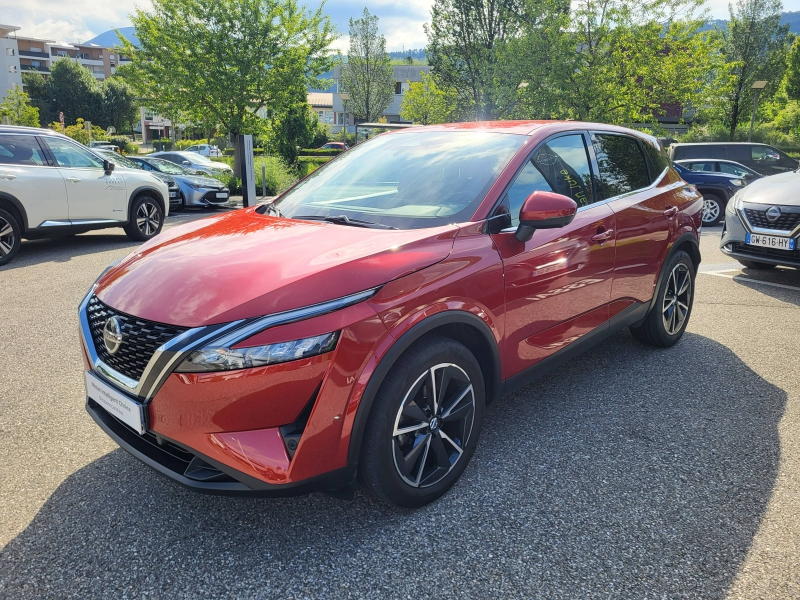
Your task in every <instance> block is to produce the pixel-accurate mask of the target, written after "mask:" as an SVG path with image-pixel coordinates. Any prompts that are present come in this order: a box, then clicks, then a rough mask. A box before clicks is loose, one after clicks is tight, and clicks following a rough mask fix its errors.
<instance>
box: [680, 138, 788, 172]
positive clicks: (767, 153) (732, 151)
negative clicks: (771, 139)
mask: <svg viewBox="0 0 800 600" xmlns="http://www.w3.org/2000/svg"><path fill="white" fill-rule="evenodd" d="M669 157H670V158H671V159H672V160H673V161H678V160H686V159H689V158H702V159H706V160H707V159H712V158H713V159H721V160H733V161H736V162H738V163H741V164H743V165H744V166H745V167H749V168H751V169H753V170H754V171H757V172H759V173H761V174H762V175H775V174H776V173H783V172H785V171H794V170H796V169H797V167H798V162H797V160H795V159H794V158H792V157H791V156H789V155H788V154H786V153H785V152H781V151H780V150H778V149H777V148H773V147H772V146H768V145H767V144H751V143H750V142H707V143H702V144H672V145H671V146H670V147H669Z"/></svg>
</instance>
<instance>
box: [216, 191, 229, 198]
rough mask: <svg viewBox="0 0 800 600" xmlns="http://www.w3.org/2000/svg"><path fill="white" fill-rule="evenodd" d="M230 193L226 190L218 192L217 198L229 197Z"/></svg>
mask: <svg viewBox="0 0 800 600" xmlns="http://www.w3.org/2000/svg"><path fill="white" fill-rule="evenodd" d="M227 197H228V194H226V193H225V192H217V198H227Z"/></svg>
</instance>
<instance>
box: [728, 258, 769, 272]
mask: <svg viewBox="0 0 800 600" xmlns="http://www.w3.org/2000/svg"><path fill="white" fill-rule="evenodd" d="M736 260H738V261H739V262H740V263H741V264H742V266H744V267H747V268H748V269H756V270H758V271H766V270H768V269H774V268H775V265H771V264H769V263H762V262H756V261H754V260H741V259H736Z"/></svg>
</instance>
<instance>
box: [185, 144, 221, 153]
mask: <svg viewBox="0 0 800 600" xmlns="http://www.w3.org/2000/svg"><path fill="white" fill-rule="evenodd" d="M186 152H197V154H199V155H200V156H222V150H220V149H219V148H217V147H216V146H212V145H211V144H195V145H194V146H189V147H188V148H186Z"/></svg>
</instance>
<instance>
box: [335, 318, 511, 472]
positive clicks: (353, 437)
mask: <svg viewBox="0 0 800 600" xmlns="http://www.w3.org/2000/svg"><path fill="white" fill-rule="evenodd" d="M451 325H463V326H466V327H468V328H470V329H471V330H472V331H475V332H477V333H478V335H480V336H481V338H482V341H483V343H484V344H485V345H486V346H487V347H488V348H489V349H490V354H491V356H490V357H489V358H490V361H491V365H490V366H491V369H492V371H493V373H492V377H493V379H492V381H491V384H488V382H487V390H486V391H487V398H486V400H487V403H488V402H489V401H490V400H491V399H493V398H496V397H498V396H500V395H501V394H502V371H501V363H500V349H499V348H498V346H497V341H496V340H495V337H494V334H493V333H492V330H491V329H490V328H489V326H488V325H487V324H486V322H485V321H483V319H481V318H480V317H478V316H477V315H474V314H472V313H470V312H467V311H464V310H446V311H442V312H439V313H436V314H434V315H431V316H429V317H427V318H425V319H424V320H422V321H420V322H419V323H417V324H415V325H414V326H413V327H411V328H410V329H409V330H408V331H406V332H405V333H403V335H401V336H400V337H399V338H398V339H397V340H396V341H395V342H394V343H393V344H392V345H391V347H390V348H389V349H388V350H387V351H386V353H385V354H384V355H383V357H382V358H381V360H380V362H379V363H378V365H377V366H376V367H375V370H374V371H373V372H372V375H371V376H370V378H369V382H368V383H367V385H366V388H365V389H364V393H363V394H362V396H361V400H360V401H359V403H358V408H357V409H356V416H355V418H354V420H353V427H352V430H351V432H350V442H349V449H348V453H347V464H348V465H353V464H356V463H357V462H358V459H359V454H360V453H361V443H362V440H363V437H364V429H365V427H366V424H367V421H368V419H369V415H370V412H371V411H372V403H373V401H374V399H375V396H376V394H377V393H378V390H379V389H380V387H381V384H382V383H383V381H384V379H385V378H386V376H387V375H388V374H389V371H390V369H391V368H392V366H394V364H395V362H396V361H397V359H399V358H400V356H402V354H403V353H404V352H405V351H406V350H408V349H409V348H410V347H411V346H412V345H413V344H414V343H415V342H416V341H418V340H419V339H421V338H422V337H424V336H425V335H427V334H430V333H431V332H434V331H435V330H437V329H440V328H446V327H447V326H451ZM442 335H444V336H445V337H452V336H451V335H450V336H448V335H447V334H446V333H443V334H442ZM476 359H478V362H479V363H480V357H476Z"/></svg>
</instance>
